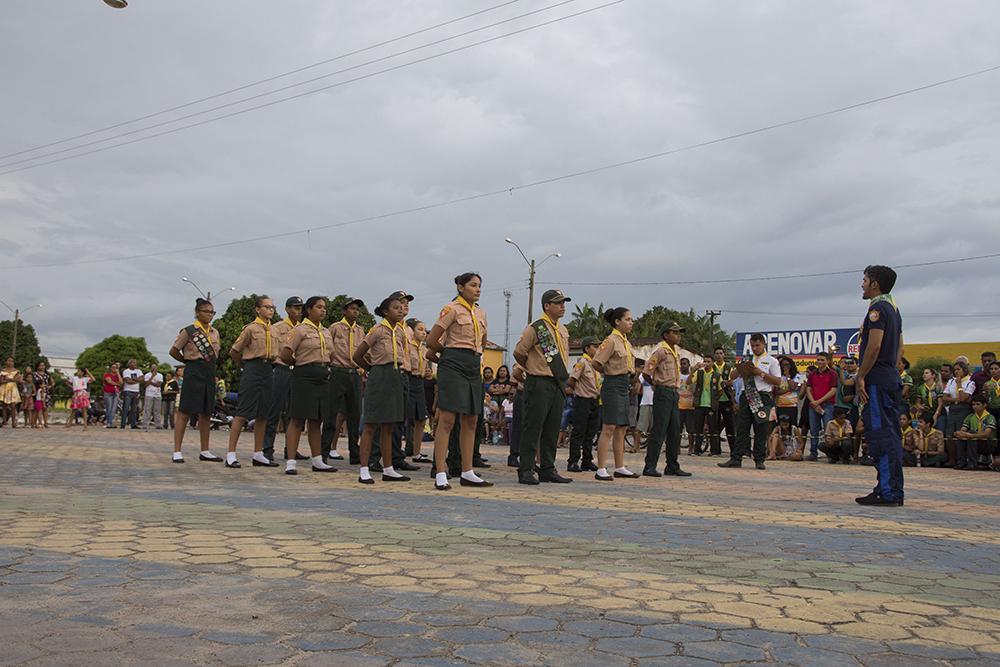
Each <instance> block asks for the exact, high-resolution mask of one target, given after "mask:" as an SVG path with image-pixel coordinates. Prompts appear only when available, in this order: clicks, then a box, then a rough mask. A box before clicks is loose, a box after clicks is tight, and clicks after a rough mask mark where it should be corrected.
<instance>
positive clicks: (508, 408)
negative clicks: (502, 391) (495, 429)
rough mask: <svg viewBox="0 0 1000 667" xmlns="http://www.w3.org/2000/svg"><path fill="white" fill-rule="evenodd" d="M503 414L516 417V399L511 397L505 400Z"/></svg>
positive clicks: (511, 417)
mask: <svg viewBox="0 0 1000 667" xmlns="http://www.w3.org/2000/svg"><path fill="white" fill-rule="evenodd" d="M503 416H504V417H509V418H510V419H513V418H514V401H512V400H510V399H509V398H505V399H504V400H503Z"/></svg>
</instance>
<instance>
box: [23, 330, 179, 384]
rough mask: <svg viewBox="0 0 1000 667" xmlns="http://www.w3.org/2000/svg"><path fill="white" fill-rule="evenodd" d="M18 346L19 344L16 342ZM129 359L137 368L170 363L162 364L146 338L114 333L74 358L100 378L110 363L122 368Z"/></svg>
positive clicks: (80, 366)
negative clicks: (147, 343) (117, 364)
mask: <svg viewBox="0 0 1000 667" xmlns="http://www.w3.org/2000/svg"><path fill="white" fill-rule="evenodd" d="M18 347H20V344H18ZM129 359H135V361H136V364H137V365H138V366H139V368H142V369H147V368H149V366H150V364H156V365H157V366H159V367H161V368H163V367H165V366H169V365H170V364H163V363H161V362H160V360H158V359H157V358H156V357H155V356H153V353H152V352H150V351H149V348H148V347H146V339H145V338H142V337H140V336H120V335H118V334H115V335H113V336H108V337H107V338H105V339H104V340H102V341H101V342H100V343H97V344H96V345H91V346H90V347H88V348H87V349H85V350H84V351H83V352H81V353H80V356H78V357H77V358H76V365H77V367H78V368H87V369H90V372H91V373H93V374H94V377H96V378H98V379H100V377H101V375H102V374H103V373H104V370H105V369H106V368H107V367H108V366H110V365H111V364H112V363H114V362H117V363H119V364H121V367H122V368H125V366H126V365H127V364H128V360H129Z"/></svg>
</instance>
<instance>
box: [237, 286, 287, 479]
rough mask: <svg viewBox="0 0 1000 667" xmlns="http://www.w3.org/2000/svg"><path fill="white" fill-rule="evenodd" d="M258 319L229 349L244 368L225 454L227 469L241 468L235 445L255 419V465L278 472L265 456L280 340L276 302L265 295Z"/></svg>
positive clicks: (257, 304)
mask: <svg viewBox="0 0 1000 667" xmlns="http://www.w3.org/2000/svg"><path fill="white" fill-rule="evenodd" d="M254 310H255V311H256V312H257V318H256V319H255V320H254V321H253V322H251V323H250V324H248V325H246V326H245V327H243V331H241V332H240V335H239V336H238V337H237V338H236V341H235V342H234V343H233V346H232V347H231V348H230V349H229V358H230V359H232V360H233V363H234V364H236V366H237V367H242V368H243V373H242V374H241V375H240V391H239V402H238V403H237V405H236V416H235V417H233V422H232V424H230V425H229V451H228V452H227V453H226V467H227V468H239V467H240V462H239V461H237V460H236V445H237V444H239V441H240V433H242V432H243V426H244V425H245V424H246V423H247V420H249V419H253V420H254V422H253V459H252V461H253V465H255V466H264V467H268V468H276V467H277V466H278V464H277V463H274V462H272V461H271V460H269V459H268V458H267V457H266V456H264V452H263V447H264V433H265V431H266V430H267V417H268V414H269V412H270V409H271V391H272V386H273V384H274V371H273V370H272V364H273V363H274V360H275V359H276V358H277V356H278V349H279V347H280V342H279V340H278V339H277V338H276V337H275V335H274V327H273V326H272V325H271V320H272V319H273V318H274V302H273V301H271V297H269V296H267V295H266V294H263V295H261V296H258V297H257V300H256V302H255V303H254Z"/></svg>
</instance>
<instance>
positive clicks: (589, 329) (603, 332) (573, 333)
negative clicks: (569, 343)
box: [566, 303, 611, 340]
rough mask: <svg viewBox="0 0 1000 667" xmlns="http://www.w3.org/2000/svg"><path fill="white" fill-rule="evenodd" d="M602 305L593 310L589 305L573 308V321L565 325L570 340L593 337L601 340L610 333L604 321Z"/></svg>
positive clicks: (609, 327) (609, 328)
mask: <svg viewBox="0 0 1000 667" xmlns="http://www.w3.org/2000/svg"><path fill="white" fill-rule="evenodd" d="M603 315H604V304H603V303H602V304H599V305H598V306H597V308H594V307H593V306H591V305H590V304H589V303H584V304H583V305H582V306H579V305H577V306H574V307H573V319H571V320H570V321H569V322H567V323H566V328H567V329H568V330H569V335H570V337H571V338H583V337H584V336H595V337H597V338H599V339H601V340H603V339H604V338H605V337H606V336H607V335H608V334H610V333H611V325H609V324H608V323H607V322H605V321H604V318H603Z"/></svg>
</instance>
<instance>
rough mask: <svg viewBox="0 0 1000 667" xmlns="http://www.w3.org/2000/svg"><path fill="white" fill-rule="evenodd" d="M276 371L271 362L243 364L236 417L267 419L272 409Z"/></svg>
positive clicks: (251, 361)
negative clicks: (272, 387)
mask: <svg viewBox="0 0 1000 667" xmlns="http://www.w3.org/2000/svg"><path fill="white" fill-rule="evenodd" d="M273 377H274V370H273V369H272V367H271V362H270V361H265V360H264V359H251V360H250V361H245V362H243V374H242V375H241V376H240V394H239V401H238V402H237V403H236V415H237V416H238V417H245V418H246V419H267V414H268V411H269V410H270V409H271V384H272V378H273Z"/></svg>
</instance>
